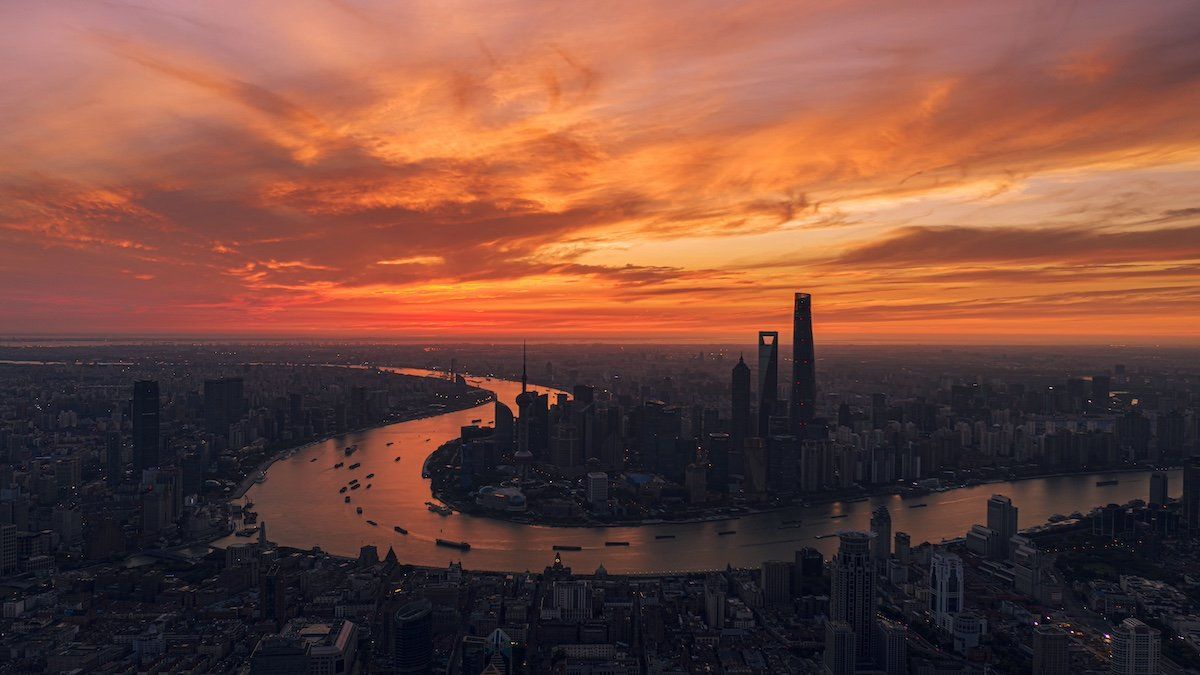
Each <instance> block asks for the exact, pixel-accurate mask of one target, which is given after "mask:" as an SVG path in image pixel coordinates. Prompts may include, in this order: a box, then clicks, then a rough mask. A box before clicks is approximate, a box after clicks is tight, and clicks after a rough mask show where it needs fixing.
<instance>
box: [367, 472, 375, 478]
mask: <svg viewBox="0 0 1200 675" xmlns="http://www.w3.org/2000/svg"><path fill="white" fill-rule="evenodd" d="M374 477H375V474H373V473H369V474H367V478H368V479H371V478H374Z"/></svg>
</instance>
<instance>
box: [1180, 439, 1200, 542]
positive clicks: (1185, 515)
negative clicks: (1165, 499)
mask: <svg viewBox="0 0 1200 675" xmlns="http://www.w3.org/2000/svg"><path fill="white" fill-rule="evenodd" d="M1179 502H1180V506H1181V507H1182V508H1180V511H1179V515H1180V518H1181V519H1182V520H1183V525H1184V527H1186V528H1187V529H1188V531H1189V532H1191V534H1192V536H1196V535H1197V534H1200V457H1192V458H1191V459H1188V460H1187V461H1186V462H1184V465H1183V495H1182V496H1181V497H1180V498H1179Z"/></svg>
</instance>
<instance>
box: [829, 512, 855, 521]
mask: <svg viewBox="0 0 1200 675" xmlns="http://www.w3.org/2000/svg"><path fill="white" fill-rule="evenodd" d="M848 515H850V514H848V513H839V514H837V515H836V516H829V519H830V520H837V519H838V518H845V517H846V516H848Z"/></svg>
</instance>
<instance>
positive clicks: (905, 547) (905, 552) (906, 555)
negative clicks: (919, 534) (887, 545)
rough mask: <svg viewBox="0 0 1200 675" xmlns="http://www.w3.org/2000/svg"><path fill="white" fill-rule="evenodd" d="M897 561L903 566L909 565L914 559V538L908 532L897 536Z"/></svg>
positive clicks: (899, 533)
mask: <svg viewBox="0 0 1200 675" xmlns="http://www.w3.org/2000/svg"><path fill="white" fill-rule="evenodd" d="M895 553H896V559H897V560H899V561H900V564H901V565H907V564H908V563H909V562H910V560H911V558H912V538H911V537H909V536H908V533H907V532H897V533H896V536H895Z"/></svg>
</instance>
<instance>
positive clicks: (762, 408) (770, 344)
mask: <svg viewBox="0 0 1200 675" xmlns="http://www.w3.org/2000/svg"><path fill="white" fill-rule="evenodd" d="M778 399H779V331H773V330H770V331H767V330H764V331H759V332H758V428H757V429H756V430H755V435H756V436H758V437H760V438H767V437H768V436H770V435H771V417H772V416H773V415H774V414H775V406H776V402H777V401H778Z"/></svg>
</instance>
